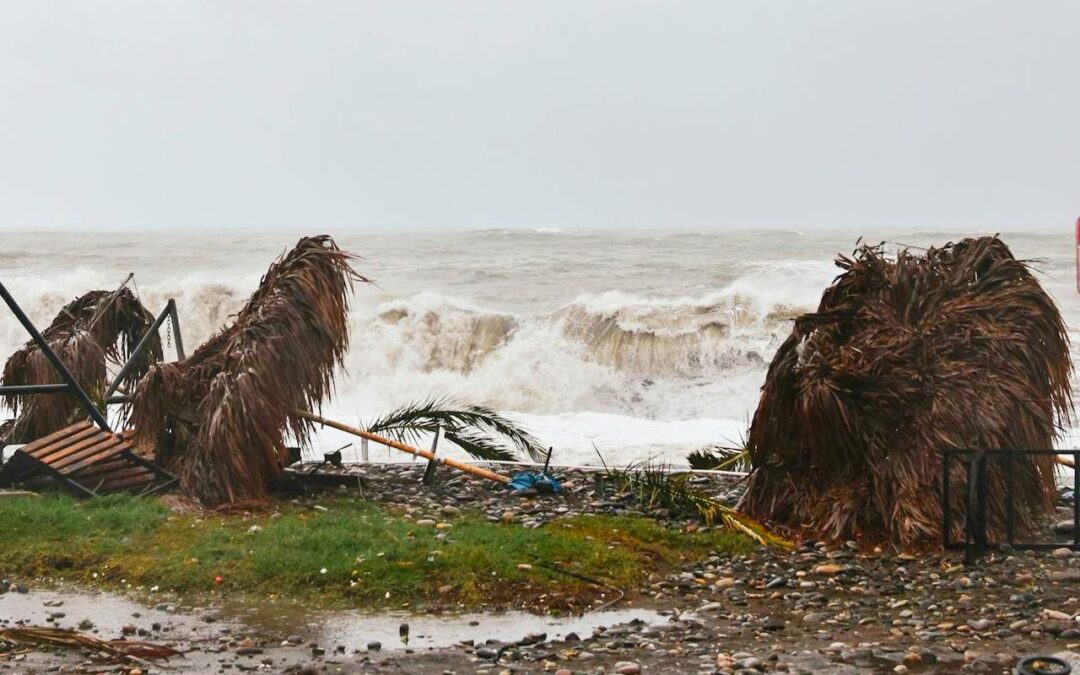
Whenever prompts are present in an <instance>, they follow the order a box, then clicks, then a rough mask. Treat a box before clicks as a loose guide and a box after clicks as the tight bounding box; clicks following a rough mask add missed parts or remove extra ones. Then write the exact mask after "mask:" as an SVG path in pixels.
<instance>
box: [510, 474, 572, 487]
mask: <svg viewBox="0 0 1080 675" xmlns="http://www.w3.org/2000/svg"><path fill="white" fill-rule="evenodd" d="M508 487H509V488H510V489H511V490H528V489H529V488H536V491H537V492H562V486H561V485H559V481H558V480H557V479H556V478H555V476H552V475H551V474H550V473H535V472H529V471H522V472H521V473H519V474H515V475H514V477H513V478H512V479H510V484H509V485H508Z"/></svg>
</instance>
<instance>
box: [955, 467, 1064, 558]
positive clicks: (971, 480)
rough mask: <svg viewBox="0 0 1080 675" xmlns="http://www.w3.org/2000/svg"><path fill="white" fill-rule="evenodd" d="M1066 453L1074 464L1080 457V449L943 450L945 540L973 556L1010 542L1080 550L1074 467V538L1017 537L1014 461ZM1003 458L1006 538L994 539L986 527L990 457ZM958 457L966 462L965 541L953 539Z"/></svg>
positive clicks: (1024, 547) (1021, 547) (1029, 546)
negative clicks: (954, 472) (952, 478)
mask: <svg viewBox="0 0 1080 675" xmlns="http://www.w3.org/2000/svg"><path fill="white" fill-rule="evenodd" d="M1037 455H1052V456H1055V457H1056V456H1058V455H1066V456H1071V457H1072V462H1073V465H1074V467H1075V466H1076V464H1077V463H1078V461H1080V450H1075V449H1074V450H970V449H968V450H961V449H955V448H948V449H946V450H944V451H943V452H942V463H941V503H942V519H941V529H942V540H943V542H944V545H945V548H947V549H954V550H956V549H963V550H964V551H965V552H966V557H967V558H968V559H969V560H971V559H973V558H975V557H977V556H979V555H981V554H983V553H985V552H986V551H988V550H989V549H991V548H995V547H999V546H1000V545H1001V544H1002V543H1006V544H1008V545H1009V546H1010V547H1012V548H1013V549H1016V550H1048V549H1056V548H1063V547H1065V548H1071V549H1072V550H1074V551H1080V472H1077V471H1076V470H1075V468H1074V470H1073V477H1072V485H1073V503H1072V507H1073V525H1072V538H1071V540H1070V541H1065V540H1063V541H1054V542H1049V541H1017V539H1016V501H1015V491H1014V488H1013V482H1014V474H1015V472H1014V470H1013V469H1014V463H1015V462H1016V461H1018V459H1019V458H1020V457H1022V456H1025V457H1026V456H1037ZM988 460H993V461H999V462H1002V463H1003V464H1004V466H1003V467H1002V468H1003V472H1004V476H1005V500H1004V505H1005V541H1004V542H993V541H990V540H989V538H988V535H987V531H986V508H987V480H986V476H987V472H986V466H987V461H988ZM955 461H961V462H963V463H964V467H965V473H964V487H963V489H964V493H965V494H964V520H965V522H964V541H953V540H952V530H953V513H952V508H951V507H952V499H951V495H952V493H951V490H952V489H955V487H954V486H952V485H950V476H951V475H952V468H953V466H954V462H955Z"/></svg>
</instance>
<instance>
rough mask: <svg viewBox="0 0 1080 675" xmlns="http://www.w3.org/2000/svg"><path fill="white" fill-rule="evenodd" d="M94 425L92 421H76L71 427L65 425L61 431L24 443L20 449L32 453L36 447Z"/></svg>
mask: <svg viewBox="0 0 1080 675" xmlns="http://www.w3.org/2000/svg"><path fill="white" fill-rule="evenodd" d="M92 426H94V425H93V423H92V422H86V421H83V422H76V423H75V424H72V425H71V426H70V427H65V428H64V429H61V430H60V431H54V432H53V433H51V434H49V435H48V436H45V437H44V438H39V439H37V440H36V441H31V442H29V443H27V444H26V445H24V446H23V447H22V448H20V450H22V451H23V452H25V453H27V454H30V453H31V452H33V451H34V450H36V449H38V448H40V447H42V446H44V445H48V444H49V443H52V442H54V441H57V440H59V439H61V438H64V437H65V436H68V435H70V434H73V433H75V432H76V431H82V430H83V429H86V428H87V427H92Z"/></svg>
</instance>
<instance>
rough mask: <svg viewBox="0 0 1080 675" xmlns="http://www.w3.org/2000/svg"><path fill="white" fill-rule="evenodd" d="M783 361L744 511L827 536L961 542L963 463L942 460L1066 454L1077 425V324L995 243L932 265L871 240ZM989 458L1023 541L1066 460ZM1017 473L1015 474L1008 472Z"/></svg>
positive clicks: (953, 247) (991, 509)
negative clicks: (1069, 430) (987, 454)
mask: <svg viewBox="0 0 1080 675" xmlns="http://www.w3.org/2000/svg"><path fill="white" fill-rule="evenodd" d="M837 265H838V266H839V267H840V268H841V269H843V270H844V271H843V273H842V274H841V275H840V276H839V277H837V279H836V281H835V282H834V283H833V284H832V285H831V286H830V287H829V288H828V289H827V290H826V291H825V292H824V294H823V296H822V299H821V303H820V306H819V307H818V310H817V311H816V312H814V313H811V314H807V315H804V316H802V317H800V318H798V319H796V321H795V326H794V330H793V331H792V334H791V336H790V337H789V338H788V339H787V340H786V341H785V342H784V343H783V345H782V346H781V347H780V349H779V351H778V352H777V353H776V356H775V357H774V358H773V361H772V363H771V365H770V366H769V370H768V373H767V375H766V380H765V385H764V387H763V388H762V395H761V401H760V403H759V405H758V408H757V411H756V413H755V415H754V419H753V423H752V425H751V429H750V435H749V439H748V440H749V443H748V448H749V451H750V456H751V459H752V462H753V467H754V469H753V473H752V474H751V477H750V482H749V485H748V489H747V493H746V496H745V497H744V500H743V503H742V504H741V506H742V507H743V509H744V510H745V511H746V512H747V513H748V514H750V515H752V516H754V517H755V518H757V519H759V520H761V521H763V522H766V523H770V524H773V525H779V526H786V527H788V528H791V529H792V530H795V531H798V532H800V533H802V534H805V535H807V536H810V537H813V538H817V539H829V540H837V539H858V538H863V539H867V540H871V541H873V540H879V541H880V540H890V541H891V542H892V543H894V544H897V545H899V546H905V547H906V546H911V545H918V544H925V543H934V542H938V541H940V540H941V536H942V513H943V508H946V507H947V508H949V509H950V512H951V513H952V518H953V519H952V522H953V524H954V525H953V528H954V530H953V532H951V533H950V536H952V537H954V538H956V539H961V538H962V535H963V533H962V528H963V523H964V522H965V519H966V516H965V512H964V502H963V495H964V492H965V491H964V489H963V488H962V486H963V485H964V484H965V482H966V479H965V468H964V466H963V463H962V462H960V461H955V463H954V464H953V465H952V466H951V467H950V482H951V485H952V486H954V489H953V490H952V491H951V503H950V504H947V505H944V504H943V503H942V494H941V480H942V451H943V450H945V449H947V448H953V449H972V450H978V449H988V450H991V449H999V450H1012V449H1025V448H1047V449H1048V448H1052V447H1053V441H1054V438H1055V436H1056V434H1057V432H1058V431H1059V429H1060V428H1061V426H1062V425H1063V424H1065V423H1066V422H1067V421H1068V419H1069V418H1070V415H1071V411H1072V398H1071V390H1070V384H1069V377H1070V374H1071V371H1072V362H1071V358H1070V354H1069V341H1068V334H1067V332H1066V328H1065V324H1064V322H1063V321H1062V318H1061V314H1060V313H1059V311H1058V309H1057V307H1056V306H1055V305H1054V302H1053V300H1052V299H1051V298H1050V297H1049V296H1048V295H1047V294H1046V292H1045V291H1044V290H1043V289H1042V287H1041V286H1040V285H1039V283H1038V281H1037V280H1036V279H1035V277H1034V276H1033V275H1032V273H1031V271H1030V270H1029V268H1028V266H1027V265H1026V264H1025V263H1024V262H1021V261H1018V260H1016V259H1015V258H1014V257H1013V255H1012V253H1011V252H1010V251H1009V249H1008V247H1007V246H1006V245H1005V244H1004V243H1003V242H1002V241H1001V240H1000V239H998V238H997V237H983V238H978V239H965V240H963V241H961V242H959V243H956V244H949V245H946V246H944V247H941V248H931V249H929V250H927V251H926V252H925V253H924V254H922V255H917V254H913V253H911V252H909V251H906V250H901V251H900V252H899V253H898V254H897V255H896V256H895V258H889V257H887V256H886V255H885V254H884V251H883V247H882V246H862V247H861V248H859V249H858V250H857V251H856V252H855V254H854V256H853V257H851V258H846V257H841V258H840V259H838V260H837ZM1007 459H1008V460H1009V461H1008V462H1007V463H1006V462H1004V461H993V460H992V461H989V462H988V463H987V485H988V496H989V499H988V511H987V528H988V532H989V534H990V535H991V536H992V537H999V536H1002V535H1003V534H1004V532H1005V528H1006V520H1007V517H1006V508H1005V499H1004V495H1005V494H1006V483H1007V482H1009V480H1010V476H1011V483H1012V490H1013V494H1014V495H1015V500H1016V501H1015V503H1016V511H1015V515H1016V519H1015V526H1016V532H1017V533H1018V534H1020V533H1024V532H1030V531H1031V529H1032V528H1033V527H1035V525H1036V522H1037V519H1038V517H1039V516H1040V515H1041V514H1043V513H1045V512H1046V511H1047V510H1048V509H1050V508H1051V507H1052V503H1053V495H1054V459H1053V457H1051V456H1048V455H1047V456H1030V455H1022V454H1017V455H1014V456H1010V457H1008V458H1007ZM1006 467H1008V468H1006Z"/></svg>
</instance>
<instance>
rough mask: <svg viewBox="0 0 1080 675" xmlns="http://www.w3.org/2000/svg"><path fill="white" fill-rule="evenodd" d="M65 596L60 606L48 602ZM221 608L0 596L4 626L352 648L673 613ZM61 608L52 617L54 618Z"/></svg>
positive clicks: (520, 634) (57, 593) (583, 630)
mask: <svg viewBox="0 0 1080 675" xmlns="http://www.w3.org/2000/svg"><path fill="white" fill-rule="evenodd" d="M58 601H59V602H62V603H63V604H60V605H59V606H47V605H46V604H45V603H50V604H54V603H56V602H58ZM223 610H224V611H223V614H224V615H225V616H226V617H231V620H229V621H226V622H222V623H217V622H215V623H207V622H205V621H203V619H202V617H201V616H199V615H197V614H185V613H175V614H174V613H171V612H166V611H161V610H156V609H153V608H150V607H147V606H145V605H142V604H139V603H138V602H135V601H132V600H128V599H127V598H124V597H123V596H120V595H115V594H112V593H104V592H99V593H91V592H83V591H65V590H33V591H31V592H30V593H15V592H11V593H5V594H0V625H4V622H7V623H8V624H11V623H14V622H15V621H20V620H21V621H24V622H25V623H27V624H30V625H37V626H48V625H54V626H57V627H59V628H73V629H78V625H79V622H80V621H82V620H83V619H89V620H90V621H92V622H93V623H94V628H93V631H92V632H94V633H97V634H98V635H100V636H101V637H104V638H118V637H120V636H121V632H122V628H123V627H124V626H128V625H134V626H136V627H137V628H145V629H150V627H151V626H152V624H154V623H158V624H161V627H162V632H160V633H155V635H157V636H159V637H161V638H164V637H166V636H170V635H171V636H173V637H172V639H181V640H192V641H195V640H199V639H200V638H202V639H208V638H213V637H215V636H216V635H218V634H220V631H221V628H222V627H223V624H224V625H231V626H232V627H234V628H235V627H238V626H239V625H243V626H245V627H247V628H248V629H253V630H254V631H256V633H257V634H261V635H264V636H266V637H268V638H271V639H276V640H281V639H284V638H285V637H287V636H289V635H300V636H301V637H303V638H304V639H305V640H314V641H316V642H318V643H319V644H321V645H327V646H336V645H345V647H346V648H347V649H348V650H350V651H351V650H353V649H360V650H363V649H365V648H366V646H367V644H368V643H370V642H379V643H382V648H383V649H384V650H397V649H406V648H409V649H417V650H420V649H439V648H443V647H452V646H454V645H456V644H458V643H460V642H463V641H466V640H473V641H474V642H475V643H477V644H482V643H484V642H485V641H487V640H494V641H497V642H516V641H518V640H521V639H522V638H524V637H525V636H527V635H531V634H535V633H546V634H547V638H548V639H549V640H558V639H562V638H564V637H566V635H567V634H569V633H577V634H578V635H579V636H581V637H582V638H586V637H588V636H589V635H591V634H592V633H593V632H594V631H595V630H596V629H597V628H600V627H605V628H610V627H612V626H616V625H619V624H626V623H629V622H631V621H634V620H638V621H643V622H645V624H647V625H655V624H666V623H667V622H668V618H667V617H665V616H663V615H661V614H660V613H658V612H655V611H653V610H649V609H618V610H607V611H603V612H594V613H591V614H584V615H582V616H566V617H554V616H538V615H535V614H529V613H527V612H500V613H486V614H422V615H421V614H408V613H406V612H386V613H381V614H364V613H361V612H358V611H335V612H323V611H311V610H308V609H305V608H304V607H302V606H300V605H294V604H276V603H272V602H268V603H265V604H260V605H244V606H239V605H227V606H226V607H224V608H223ZM57 613H62V614H63V616H62V617H55V618H54V620H53V621H52V622H49V621H48V618H49V617H50V616H54V615H56V614H57ZM403 623H407V624H408V625H409V632H408V635H409V641H408V643H407V644H406V643H404V642H403V641H402V639H401V635H400V628H401V624H403Z"/></svg>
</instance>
